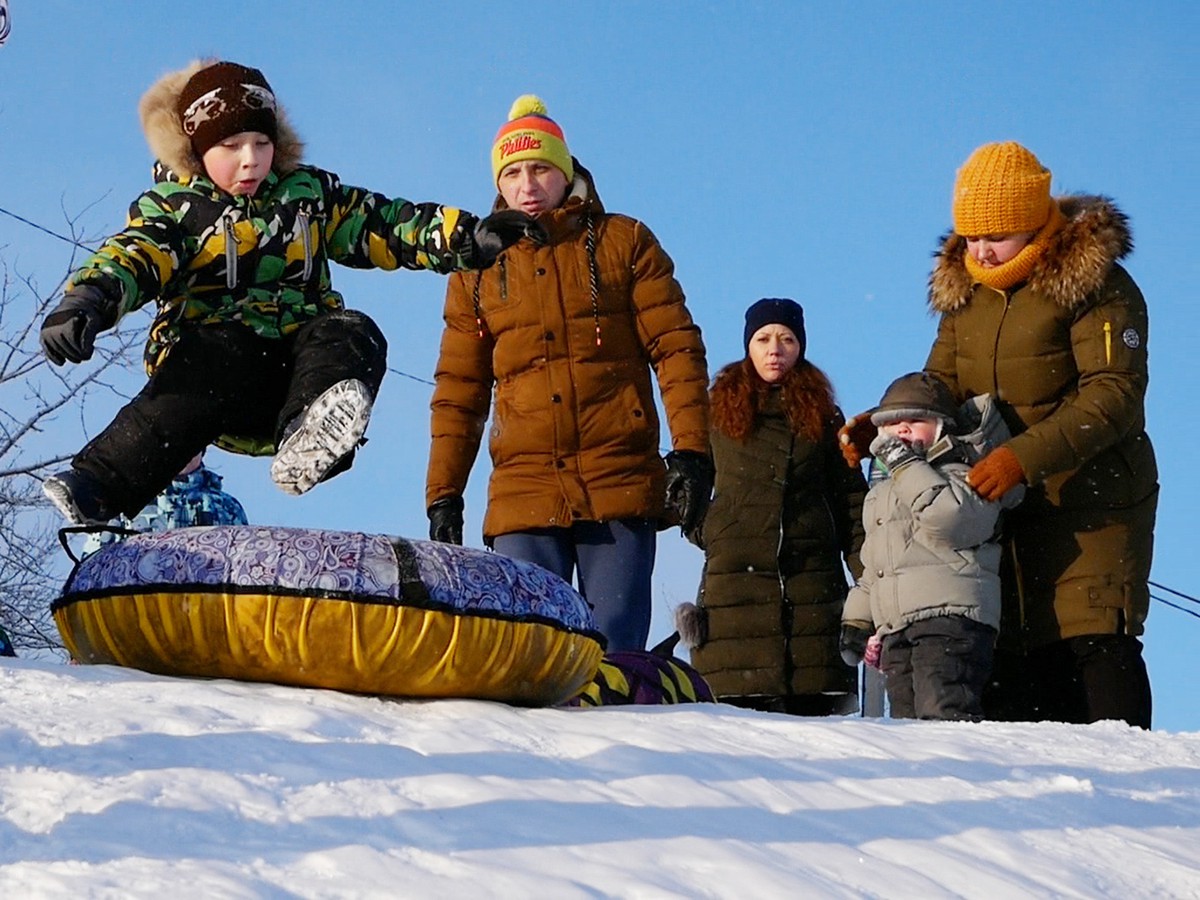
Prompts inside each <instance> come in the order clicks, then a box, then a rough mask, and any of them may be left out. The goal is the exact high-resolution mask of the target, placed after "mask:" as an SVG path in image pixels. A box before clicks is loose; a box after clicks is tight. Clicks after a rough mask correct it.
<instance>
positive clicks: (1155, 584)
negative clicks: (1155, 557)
mask: <svg viewBox="0 0 1200 900" xmlns="http://www.w3.org/2000/svg"><path fill="white" fill-rule="evenodd" d="M1147 584H1149V585H1150V587H1156V588H1158V589H1159V590H1160V591H1166V592H1167V593H1168V594H1174V595H1175V596H1176V597H1181V598H1182V599H1184V600H1187V601H1188V602H1189V603H1195V604H1197V605H1200V600H1197V599H1196V598H1195V597H1189V596H1188V595H1187V594H1185V593H1183V592H1182V591H1177V590H1175V588H1169V587H1167V586H1166V585H1165V584H1159V583H1158V582H1157V581H1149V582H1147Z"/></svg>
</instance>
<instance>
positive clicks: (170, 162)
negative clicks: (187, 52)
mask: <svg viewBox="0 0 1200 900" xmlns="http://www.w3.org/2000/svg"><path fill="white" fill-rule="evenodd" d="M217 61H218V60H215V59H198V60H195V61H194V62H192V63H190V64H189V65H187V66H186V67H185V68H183V69H180V70H179V71H178V72H169V73H167V74H166V75H164V76H163V77H162V78H160V79H158V81H156V82H154V84H153V85H152V86H151V87H150V90H148V91H146V93H145V94H143V95H142V100H141V103H139V104H138V115H139V116H140V117H141V120H142V131H143V132H144V133H145V135H146V143H147V144H149V145H150V152H151V153H153V154H154V158H155V159H157V160H158V161H159V162H160V163H162V164H163V165H164V166H166V167H167V168H169V169H170V170H171V171H172V172H173V173H174V174H175V175H176V176H177V177H179V178H183V179H191V178H195V177H196V176H202V175H204V163H203V162H202V161H201V160H200V157H199V156H197V155H196V151H195V150H193V149H192V142H191V140H189V138H188V136H187V135H186V134H185V133H184V131H183V124H182V123H181V122H180V121H179V113H178V112H177V111H176V104H177V103H178V100H179V95H180V94H182V93H183V88H184V86H185V85H186V84H187V83H188V79H190V78H191V77H192V76H193V75H195V74H196V73H197V72H199V71H200V70H201V69H205V68H208V67H209V66H211V65H213V64H214V63H216V62H217ZM275 118H276V129H277V131H278V137H277V139H276V141H275V161H274V163H273V164H272V166H271V168H272V169H273V170H274V171H275V172H276V173H277V174H280V175H286V174H288V173H289V172H292V171H294V170H295V169H296V167H297V166H299V165H300V161H301V159H302V157H303V156H304V143H303V142H302V141H301V140H300V138H299V136H298V135H297V134H296V132H295V131H294V130H293V129H292V126H291V123H290V122H288V118H287V113H286V112H285V111H284V109H283V107H282V106H276V109H275Z"/></svg>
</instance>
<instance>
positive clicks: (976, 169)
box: [954, 141, 1050, 237]
mask: <svg viewBox="0 0 1200 900" xmlns="http://www.w3.org/2000/svg"><path fill="white" fill-rule="evenodd" d="M1049 218H1050V170H1049V169H1047V168H1046V167H1045V166H1043V165H1042V164H1041V163H1040V162H1038V158H1037V157H1036V156H1034V155H1033V154H1032V153H1030V152H1029V151H1028V150H1026V149H1025V148H1024V147H1022V146H1021V145H1020V144H1018V143H1017V142H1016V141H1006V142H1004V143H1002V144H984V145H983V146H982V147H979V148H978V149H976V150H975V152H974V153H972V154H971V155H970V156H969V157H968V158H967V161H966V162H965V163H963V166H962V168H961V169H959V170H958V177H957V178H956V179H955V181H954V230H955V231H956V232H958V233H959V234H961V235H963V236H964V237H981V236H983V235H992V234H1020V233H1022V232H1025V231H1040V230H1041V228H1042V226H1043V225H1045V224H1046V221H1047V220H1048V219H1049Z"/></svg>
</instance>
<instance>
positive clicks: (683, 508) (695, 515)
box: [667, 450, 713, 534]
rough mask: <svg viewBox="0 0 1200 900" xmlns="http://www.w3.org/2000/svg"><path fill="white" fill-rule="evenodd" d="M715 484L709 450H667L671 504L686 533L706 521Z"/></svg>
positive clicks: (668, 496)
mask: <svg viewBox="0 0 1200 900" xmlns="http://www.w3.org/2000/svg"><path fill="white" fill-rule="evenodd" d="M712 488H713V464H712V460H711V459H709V458H708V455H707V454H704V453H697V452H696V451H695V450H674V451H672V452H671V453H668V454H667V508H668V509H670V510H671V511H672V512H674V513H675V515H676V516H678V517H679V530H680V531H682V532H683V533H684V534H689V533H691V532H693V531H695V530H696V528H697V527H698V526H699V525H700V523H701V522H703V521H704V514H705V513H707V512H708V501H709V499H710V498H711V497H712Z"/></svg>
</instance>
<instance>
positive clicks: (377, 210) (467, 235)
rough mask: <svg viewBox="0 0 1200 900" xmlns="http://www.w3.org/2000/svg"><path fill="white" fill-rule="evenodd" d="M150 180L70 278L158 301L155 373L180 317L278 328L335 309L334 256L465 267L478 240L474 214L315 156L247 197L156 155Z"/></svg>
mask: <svg viewBox="0 0 1200 900" xmlns="http://www.w3.org/2000/svg"><path fill="white" fill-rule="evenodd" d="M156 181H157V183H156V184H155V186H154V187H153V188H151V189H150V190H148V191H146V192H145V193H144V194H142V196H141V197H139V198H138V199H137V200H136V201H135V202H134V204H133V205H132V206H131V207H130V213H129V224H128V226H127V227H126V228H125V230H124V231H122V232H120V233H119V234H117V235H114V236H113V237H111V238H109V239H108V240H107V241H105V242H104V245H103V246H102V247H101V248H100V250H99V251H98V252H96V253H95V254H93V255H92V256H91V257H90V258H89V259H87V260H86V261H85V262H84V264H83V265H82V267H81V268H80V269H79V270H78V271H77V272H75V274H74V275H73V276H72V277H71V284H70V285H69V287H71V286H76V285H81V284H90V285H95V286H96V287H98V288H100V289H101V290H102V291H104V293H105V294H106V295H107V296H108V297H110V298H112V299H113V300H114V301H116V302H117V303H118V304H119V305H118V313H119V315H124V314H125V313H127V312H130V311H132V310H135V309H138V308H139V307H141V306H142V305H144V304H145V303H147V302H149V301H150V300H157V302H158V314H157V316H156V317H155V320H154V324H153V326H152V327H151V329H150V337H149V340H148V341H147V343H146V354H145V363H146V370H147V372H150V373H153V371H154V370H155V369H156V368H157V367H158V365H159V364H161V362H162V360H163V359H164V358H165V357H166V354H167V353H168V352H169V350H170V349H171V346H172V345H173V344H174V343H175V342H176V341H177V340H178V339H179V334H180V331H181V329H183V328H188V327H195V326H200V325H208V324H212V323H216V322H230V321H240V322H243V323H244V324H245V325H246V326H247V327H249V328H252V329H254V331H255V332H257V333H258V334H260V335H262V336H264V337H268V338H274V337H279V336H281V335H284V334H287V333H289V332H291V331H294V330H295V329H296V328H298V327H299V326H300V325H301V324H303V323H304V322H306V321H308V320H310V319H312V318H313V317H315V316H318V315H321V314H323V313H326V312H329V311H331V310H335V309H340V308H342V306H343V303H342V297H341V295H340V294H338V293H337V291H335V290H333V288H332V285H331V282H330V276H329V261H330V260H334V261H336V262H339V263H342V264H343V265H347V266H352V267H354V268H373V267H378V268H381V269H396V268H399V267H404V268H408V269H432V270H433V271H436V272H451V271H455V270H458V269H463V268H466V267H467V256H468V254H470V253H471V252H472V250H473V240H472V236H473V228H474V224H475V221H476V219H475V217H474V216H472V215H470V214H469V213H465V212H461V211H459V210H457V209H454V208H451V207H443V206H438V205H436V204H433V203H411V202H409V201H408V200H404V199H395V200H390V199H388V198H386V197H384V196H382V195H380V194H376V193H373V192H371V191H367V190H364V189H362V188H357V187H350V186H348V185H343V184H342V183H341V182H340V181H339V179H338V177H337V176H336V175H334V174H333V173H331V172H327V171H324V170H322V169H318V168H314V167H311V166H297V167H296V168H294V169H293V170H291V171H289V172H287V173H286V174H282V175H281V174H279V173H278V172H275V171H272V172H271V173H270V175H269V176H268V177H267V180H266V181H265V182H264V183H263V185H262V187H260V188H259V190H258V192H257V194H256V195H255V196H254V197H235V196H232V195H230V194H227V193H225V192H224V191H221V190H219V189H218V188H217V187H216V186H215V185H214V184H213V183H212V182H211V181H210V180H208V178H206V177H205V176H203V175H193V176H191V177H181V176H177V175H175V174H174V172H173V171H172V170H170V169H168V168H167V167H166V166H164V165H162V164H161V163H160V164H159V165H157V166H156Z"/></svg>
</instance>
